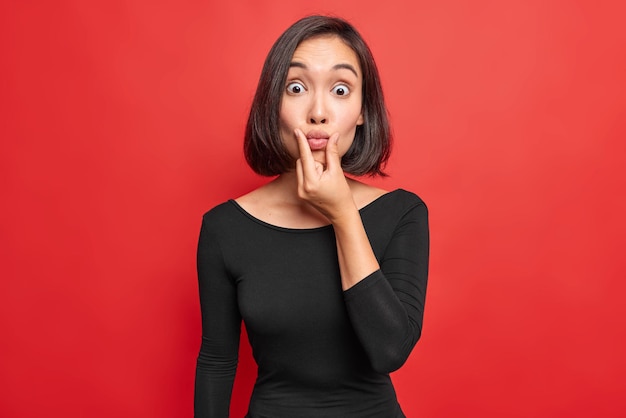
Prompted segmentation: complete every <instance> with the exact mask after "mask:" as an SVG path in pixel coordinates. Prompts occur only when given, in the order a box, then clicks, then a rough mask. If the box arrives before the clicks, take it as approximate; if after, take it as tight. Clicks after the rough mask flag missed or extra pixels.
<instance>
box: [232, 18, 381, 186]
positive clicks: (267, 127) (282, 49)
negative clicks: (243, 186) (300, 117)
mask: <svg viewBox="0 0 626 418" xmlns="http://www.w3.org/2000/svg"><path fill="white" fill-rule="evenodd" d="M318 36H338V37H339V38H340V39H342V40H343V42H345V43H346V45H348V46H349V47H350V48H352V50H354V52H355V54H356V56H357V58H358V60H359V64H360V66H361V72H362V73H363V83H362V85H363V87H362V89H363V91H362V93H363V102H362V112H363V120H364V123H363V124H362V125H359V126H357V127H356V132H355V136H354V141H353V143H352V146H351V147H350V148H349V149H348V151H347V152H346V154H345V155H344V156H343V158H342V159H341V166H342V168H343V170H344V171H345V172H346V173H348V174H352V175H355V176H363V175H370V176H376V175H379V176H386V174H385V173H384V172H383V168H384V166H385V164H386V162H387V160H388V159H389V155H390V152H391V130H390V128H389V121H388V115H387V108H386V106H385V101H384V98H383V90H382V87H381V84H380V77H379V74H378V69H377V68H376V63H375V62H374V57H373V56H372V53H371V51H370V49H369V47H368V46H367V44H366V43H365V41H364V40H363V38H362V37H361V35H360V34H359V33H358V32H357V31H356V29H355V28H354V27H353V26H352V25H350V24H349V23H348V22H346V21H345V20H343V19H340V18H336V17H329V16H308V17H305V18H303V19H300V20H299V21H297V22H296V23H294V24H293V25H292V26H290V27H289V28H288V29H287V30H286V31H285V32H284V33H283V34H282V35H281V36H280V37H279V38H278V40H276V43H274V45H273V46H272V49H271V50H270V52H269V53H268V55H267V58H266V59H265V64H264V65H263V70H262V71H261V77H260V79H259V84H258V86H257V90H256V94H255V95H254V99H253V101H252V106H251V108H250V116H249V117H248V123H247V125H246V132H245V137H244V154H245V157H246V161H247V162H248V165H250V167H251V168H252V170H254V172H256V173H257V174H260V175H263V176H276V175H279V174H282V173H285V172H287V171H290V170H292V169H293V167H294V160H293V158H292V157H291V156H290V155H289V154H288V153H287V150H286V149H285V147H284V145H283V142H282V138H281V135H280V130H279V122H280V121H279V118H280V117H279V115H280V106H281V102H282V97H283V94H284V91H285V82H286V80H287V73H288V71H289V64H290V62H291V58H292V57H293V53H294V52H295V50H296V48H297V47H298V45H300V43H301V42H303V41H305V40H307V39H310V38H314V37H318Z"/></svg>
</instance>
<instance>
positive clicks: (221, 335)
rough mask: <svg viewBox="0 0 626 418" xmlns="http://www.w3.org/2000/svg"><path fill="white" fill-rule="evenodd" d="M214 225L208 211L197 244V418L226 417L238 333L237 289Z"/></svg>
mask: <svg viewBox="0 0 626 418" xmlns="http://www.w3.org/2000/svg"><path fill="white" fill-rule="evenodd" d="M215 225H216V222H215V221H213V222H212V221H211V219H210V212H209V214H207V215H205V217H204V219H203V222H202V228H201V230H200V238H199V242H198V253H197V267H198V286H199V293H200V308H201V311H202V345H201V348H200V353H199V355H198V361H197V366H196V384H195V399H194V410H195V417H196V418H222V417H228V414H229V408H230V398H231V393H232V387H233V382H234V378H235V371H236V369H237V361H238V351H239V338H240V331H241V315H240V314H239V311H238V307H237V294H236V288H235V284H234V283H233V280H232V279H231V277H230V276H229V274H228V272H227V269H226V266H225V264H224V260H223V257H222V252H221V250H220V246H219V237H218V235H219V234H218V233H217V232H216V228H215V227H214V226H215Z"/></svg>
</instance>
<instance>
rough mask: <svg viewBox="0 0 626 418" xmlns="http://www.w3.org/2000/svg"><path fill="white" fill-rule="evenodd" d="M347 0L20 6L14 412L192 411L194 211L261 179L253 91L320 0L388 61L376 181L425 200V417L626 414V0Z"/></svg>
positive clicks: (7, 74)
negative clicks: (390, 145)
mask: <svg viewBox="0 0 626 418" xmlns="http://www.w3.org/2000/svg"><path fill="white" fill-rule="evenodd" d="M335 3H337V2H336V1H335V0H320V1H317V2H315V4H312V3H311V4H309V3H308V2H307V4H305V2H302V3H298V2H294V1H258V0H256V1H245V2H235V1H232V2H231V1H204V2H201V1H171V0H170V1H158V2H153V1H91V2H85V1H78V0H76V1H68V0H64V1H55V2H44V1H19V2H18V1H15V2H3V3H2V5H1V6H0V12H1V13H0V14H1V16H2V17H1V23H0V43H1V45H2V47H1V48H2V50H1V53H2V55H1V56H2V65H1V67H0V68H1V69H0V71H1V75H2V78H1V82H0V88H1V103H2V104H1V106H2V108H1V109H0V115H1V116H0V117H1V128H0V129H1V131H0V136H1V138H2V148H1V152H0V170H1V171H0V179H1V181H0V185H1V188H2V189H1V190H2V204H1V205H0V216H1V218H0V219H1V221H0V222H1V223H0V228H1V229H0V240H1V241H0V242H1V248H0V261H1V267H0V275H1V276H2V279H1V282H0V298H1V301H0V332H1V334H0V338H1V340H0V386H1V387H0V416H2V417H16V418H18V417H19V418H22V417H39V416H47V417H110V416H115V417H154V418H159V417H189V416H191V415H192V398H193V379H194V366H195V359H196V355H197V351H198V348H199V344H200V313H199V306H198V297H197V287H196V277H195V246H196V241H197V235H198V232H199V227H200V219H201V215H202V214H203V213H204V212H205V211H206V210H208V209H209V208H210V207H212V206H213V205H215V204H217V203H219V202H222V201H224V200H225V199H228V198H231V197H236V196H238V195H240V194H242V193H244V192H246V191H248V190H250V189H252V188H254V187H256V186H257V185H259V184H261V183H262V182H264V181H265V179H262V178H258V177H256V176H255V175H253V174H252V172H251V171H250V170H249V169H248V168H247V166H246V165H245V163H244V161H243V157H242V155H241V148H242V145H241V142H242V132H243V126H244V122H245V118H246V115H247V111H248V106H249V103H250V100H251V98H252V95H253V93H254V89H255V85H256V81H257V77H258V75H259V72H260V69H261V66H262V61H263V59H264V57H265V54H266V53H267V51H268V50H269V48H270V46H271V44H272V43H273V41H274V40H275V38H276V37H277V36H278V35H279V34H280V33H281V32H282V31H283V30H284V29H285V28H286V27H287V26H288V25H289V24H291V23H292V22H293V21H295V20H296V19H297V18H299V17H301V16H303V15H305V14H310V13H315V12H330V13H334V14H338V15H341V16H344V17H346V18H348V19H350V20H351V21H352V22H353V23H354V24H355V25H356V26H357V27H358V28H359V29H360V30H361V32H362V34H363V35H364V37H365V38H366V39H367V40H368V42H369V43H370V46H371V48H372V49H373V51H374V54H375V56H376V58H377V61H378V64H379V67H380V70H381V74H382V79H383V83H384V87H385V91H386V95H387V98H388V103H389V108H390V112H391V117H392V121H393V124H394V131H395V136H396V142H395V154H394V156H393V158H392V160H391V162H390V166H389V172H390V174H391V177H390V178H389V179H387V180H384V181H382V180H376V181H374V182H375V183H376V184H379V185H382V186H383V187H386V188H389V189H393V188H396V187H403V188H406V189H409V190H412V191H415V192H417V193H418V194H419V195H420V196H422V197H423V198H424V199H425V200H426V202H427V203H428V205H429V208H430V215H431V230H432V268H431V275H430V287H429V292H428V299H427V309H426V317H425V328H424V332H423V337H422V340H421V341H420V343H419V344H418V346H417V348H416V349H415V351H414V353H413V354H412V356H411V358H410V359H409V361H408V363H407V364H406V365H405V367H404V368H403V369H402V370H401V371H399V372H397V373H395V374H394V375H393V378H394V380H395V381H396V383H397V390H398V396H399V398H400V401H401V403H402V405H403V407H404V409H405V412H406V413H407V415H408V416H409V417H427V418H435V417H588V416H597V417H623V416H625V415H626V401H625V397H624V375H625V373H626V356H625V355H624V352H625V351H626V350H625V349H626V335H625V328H626V327H625V322H626V321H625V317H626V308H625V304H624V302H623V300H624V292H625V291H626V286H625V285H624V279H625V278H626V274H625V268H626V262H625V261H624V248H625V244H626V242H625V239H624V238H625V235H626V222H625V221H624V217H625V213H626V203H625V199H624V191H625V190H626V170H625V169H624V160H625V157H626V135H625V134H626V126H625V121H624V120H625V116H626V111H625V109H626V87H625V86H626V83H625V79H626V31H625V30H624V25H623V21H624V16H625V10H624V6H621V4H622V3H621V2H617V1H615V2H608V1H598V0H593V1H539V0H530V1H529V0H515V1H480V0H479V1H469V0H468V1H461V0H442V1H437V2H432V1H411V2H408V1H407V2H388V1H384V2H382V1H373V0H372V1H363V0H359V1H356V0H354V1H343V2H341V5H337V4H335ZM241 357H242V358H241V365H240V372H239V374H238V378H237V383H236V388H235V393H234V395H233V399H234V402H233V407H232V416H234V417H241V416H243V414H244V412H245V408H246V404H247V396H248V394H249V391H250V388H251V385H252V380H253V378H254V372H255V371H254V365H253V362H252V360H251V358H250V350H249V348H248V347H247V345H244V346H243V347H242V356H241Z"/></svg>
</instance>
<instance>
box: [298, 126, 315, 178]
mask: <svg viewBox="0 0 626 418" xmlns="http://www.w3.org/2000/svg"><path fill="white" fill-rule="evenodd" d="M294 133H295V134H296V139H297V141H298V150H299V151H300V161H302V168H303V170H304V172H305V173H310V172H314V171H315V160H314V159H313V154H312V153H311V148H309V142H308V141H307V140H306V136H305V135H304V132H302V131H301V130H300V129H297V128H296V129H295V130H294Z"/></svg>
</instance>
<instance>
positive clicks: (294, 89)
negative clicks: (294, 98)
mask: <svg viewBox="0 0 626 418" xmlns="http://www.w3.org/2000/svg"><path fill="white" fill-rule="evenodd" d="M292 90H293V92H294V93H300V86H293V89H292Z"/></svg>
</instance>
